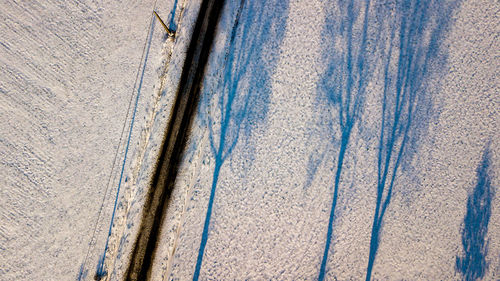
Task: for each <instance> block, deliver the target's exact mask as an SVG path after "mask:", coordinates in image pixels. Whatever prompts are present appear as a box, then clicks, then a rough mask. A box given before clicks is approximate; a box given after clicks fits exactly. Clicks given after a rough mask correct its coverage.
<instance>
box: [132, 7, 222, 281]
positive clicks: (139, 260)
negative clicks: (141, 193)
mask: <svg viewBox="0 0 500 281" xmlns="http://www.w3.org/2000/svg"><path fill="white" fill-rule="evenodd" d="M223 3H224V1H217V0H205V1H203V2H202V4H201V7H200V11H199V14H198V18H197V20H196V24H195V27H194V30H193V34H192V37H191V41H190V43H189V47H188V50H187V54H186V60H185V62H184V66H183V68H182V74H181V78H180V83H179V88H178V90H177V94H176V98H175V101H174V104H173V109H172V112H171V115H170V120H169V123H168V125H167V128H166V132H165V137H164V141H163V144H162V148H161V153H160V154H159V158H158V161H157V163H156V168H155V171H154V173H153V177H152V180H151V184H150V187H149V192H148V195H147V197H146V201H145V204H144V208H143V215H142V219H141V227H140V230H139V234H138V236H137V239H136V241H135V243H134V247H133V251H132V253H131V257H130V264H129V267H128V269H127V273H126V274H125V279H126V280H148V279H150V273H151V267H152V264H153V261H154V259H155V253H156V248H157V241H158V240H159V236H160V234H161V229H160V228H161V225H162V222H163V219H164V214H165V209H166V207H167V205H168V200H169V198H170V194H171V192H172V188H173V185H174V182H175V178H176V175H177V171H178V162H179V159H181V156H182V153H183V151H184V148H185V143H186V136H187V135H188V131H189V128H190V125H191V120H192V115H193V113H194V109H195V108H196V104H197V103H198V99H199V92H200V82H201V80H202V77H203V74H204V70H205V65H206V63H207V60H208V55H209V51H210V48H211V46H212V42H213V39H214V34H215V31H216V28H217V23H218V19H219V16H220V12H221V10H222V6H223Z"/></svg>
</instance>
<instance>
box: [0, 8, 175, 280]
mask: <svg viewBox="0 0 500 281" xmlns="http://www.w3.org/2000/svg"><path fill="white" fill-rule="evenodd" d="M179 2H181V1H179ZM173 3H174V1H158V2H157V6H156V10H157V11H158V13H159V14H160V15H161V16H162V17H164V18H165V19H164V20H165V21H167V20H169V13H170V11H171V10H172V6H173ZM154 4H155V1H152V0H151V1H133V0H132V1H92V0H88V1H62V2H61V1H2V3H0V34H1V36H0V132H1V134H0V174H1V175H2V176H1V179H0V280H74V279H76V278H77V275H78V274H79V271H80V267H81V265H82V263H83V262H84V259H85V256H86V254H87V251H88V250H90V252H89V258H88V260H87V261H86V263H85V266H84V270H83V272H82V273H84V276H82V277H84V278H85V279H92V278H93V275H94V273H95V269H96V266H97V259H98V257H99V256H100V255H101V254H102V252H103V250H104V244H105V239H106V236H107V233H108V227H109V223H110V218H111V212H112V210H113V204H114V199H115V194H116V189H117V185H118V177H119V175H120V169H121V166H122V160H123V157H124V147H125V145H124V143H125V141H126V138H127V135H128V129H129V125H130V119H131V114H130V115H129V116H128V119H127V120H125V118H126V113H127V108H128V105H129V101H130V99H131V95H134V96H133V98H134V99H135V95H136V94H137V88H136V91H135V92H134V91H133V90H134V81H135V79H136V74H137V70H138V67H139V66H140V65H142V64H143V62H144V61H141V55H142V52H143V46H144V43H145V40H146V38H147V36H148V34H147V31H148V28H149V25H150V20H151V17H152V11H153V6H154ZM165 38H166V37H165V32H164V31H163V30H162V27H161V26H160V24H159V23H158V22H156V25H155V29H154V33H153V37H152V40H151V47H150V50H149V57H148V62H147V64H146V70H145V74H144V79H143V83H142V88H141V96H140V98H139V104H138V108H137V113H136V118H135V124H134V130H133V133H132V136H131V141H130V147H129V152H128V160H127V163H126V167H125V176H128V175H130V163H131V159H134V158H135V157H136V155H137V151H138V148H139V146H138V144H139V139H140V136H141V131H144V130H145V126H146V125H147V122H146V121H147V118H146V117H147V116H148V112H150V111H151V110H150V108H151V107H152V105H153V103H154V100H155V99H154V93H155V90H154V88H155V84H156V83H157V81H158V77H159V75H161V71H162V69H161V66H162V65H163V61H162V57H163V53H162V50H163V47H164V46H163V45H164V41H165ZM133 106H134V105H133V103H132V109H133ZM132 109H131V112H132ZM124 122H126V127H125V134H124V138H123V139H122V142H121V143H120V142H119V141H120V134H121V131H122V126H123V124H124ZM119 145H120V146H119ZM118 146H119V147H118ZM117 148H119V153H118V157H117V162H116V163H115V168H114V172H113V174H111V168H112V166H113V160H114V156H115V151H116V149H117ZM110 176H111V184H110V187H109V189H108V190H107V193H105V191H106V186H107V183H108V180H109V177H110ZM124 179H125V177H124ZM103 198H105V201H104V202H103ZM101 204H103V209H102V213H101V214H100V216H98V214H99V210H100V208H101ZM96 222H97V231H96V235H95V239H94V240H93V241H91V238H92V235H93V231H94V227H95V226H96Z"/></svg>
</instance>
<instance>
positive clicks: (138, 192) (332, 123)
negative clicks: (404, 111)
mask: <svg viewBox="0 0 500 281" xmlns="http://www.w3.org/2000/svg"><path fill="white" fill-rule="evenodd" d="M226 2H227V3H226V5H225V7H224V9H223V13H222V17H221V20H220V25H219V27H218V33H217V34H216V42H215V44H214V46H213V49H212V52H211V56H210V58H209V62H208V65H207V68H206V76H205V77H204V80H203V85H202V97H201V100H200V105H199V108H198V115H197V116H196V118H195V120H194V125H193V129H192V131H191V135H190V136H189V140H188V145H187V152H186V153H185V155H184V157H183V160H182V162H181V165H180V169H179V175H178V178H177V179H176V185H175V189H174V190H173V193H172V199H171V201H170V202H171V203H170V205H169V206H168V209H167V210H166V212H167V213H166V216H165V220H164V225H163V226H162V231H161V234H162V236H161V237H160V241H159V244H158V248H157V255H156V259H155V261H154V264H153V267H152V272H151V274H152V275H151V276H152V280H172V279H173V280H187V279H192V276H193V272H194V270H195V266H196V262H197V257H198V255H199V247H200V241H201V240H202V238H201V237H202V233H203V232H204V231H203V226H204V225H203V224H204V221H205V216H206V214H207V205H208V201H209V196H210V192H211V188H212V186H213V185H214V182H215V185H216V187H217V189H216V192H215V197H214V198H215V200H214V205H213V209H212V217H211V222H210V226H209V228H208V242H207V244H206V248H205V252H204V255H203V256H202V258H203V263H202V266H201V271H200V279H201V280H206V279H210V280H212V279H214V280H243V279H245V280H271V279H272V280H297V279H299V280H316V279H317V278H318V272H319V270H320V264H321V258H322V255H323V251H324V247H325V239H326V232H327V225H328V220H329V214H330V208H331V205H332V196H333V190H334V178H335V173H336V169H337V164H338V155H339V150H340V143H341V136H342V132H341V129H340V128H339V125H338V124H339V116H341V114H342V113H341V112H339V107H338V106H337V105H338V103H335V102H333V103H329V102H328V101H327V99H326V98H325V97H324V96H321V93H322V92H321V91H322V87H327V86H329V84H328V83H329V82H328V81H327V82H325V78H324V77H325V75H326V74H325V73H326V72H327V69H328V67H329V59H331V56H335V54H336V53H340V54H344V53H345V52H346V48H345V46H346V45H347V43H346V42H347V41H346V39H345V36H344V35H345V34H341V35H338V37H336V39H335V40H336V41H334V42H331V38H330V37H329V34H328V28H333V29H334V30H337V29H335V28H338V30H340V29H341V28H345V26H344V27H340V28H339V27H335V26H334V25H333V26H332V25H329V24H331V22H333V23H336V22H335V21H336V20H337V21H342V20H343V19H344V18H343V17H345V15H344V14H343V13H342V12H343V11H344V10H343V9H345V7H340V5H337V4H338V3H341V2H343V1H331V2H328V1H326V2H325V1H318V0H313V1H304V0H290V1H281V0H276V1H273V0H268V1H246V2H245V6H244V8H243V10H242V12H241V20H240V21H239V29H238V32H236V33H235V37H234V42H233V44H234V46H233V47H231V43H230V40H231V35H232V28H233V24H234V22H235V17H236V14H237V12H236V11H237V10H238V8H239V4H240V1H226ZM354 2H355V10H356V13H357V14H356V17H354V18H353V19H351V20H352V22H353V26H354V28H353V29H352V30H354V31H353V34H354V35H355V36H354V41H355V42H358V41H359V40H360V39H359V38H360V37H361V36H360V34H361V32H360V30H361V29H362V20H363V15H364V13H365V12H366V11H365V10H364V5H363V3H365V2H364V1H354ZM393 2H394V1H392V2H391V3H389V2H387V5H383V4H384V1H371V3H372V4H371V5H370V6H369V9H370V11H372V12H373V11H377V12H380V11H381V12H384V11H391V12H392V13H396V12H394V9H391V6H390V5H393V4H394V3H393ZM434 2H435V1H434ZM154 3H155V1H147V2H140V1H124V2H111V1H109V2H107V1H104V2H98V1H80V2H78V3H72V2H67V3H66V2H64V3H58V2H51V1H25V2H21V3H17V2H14V1H9V2H4V3H2V4H0V34H2V37H1V38H0V132H1V134H0V172H1V174H2V177H1V178H0V280H72V279H75V278H77V276H78V274H79V272H80V267H81V266H82V264H83V263H84V259H85V256H86V254H87V251H88V250H89V249H90V252H89V258H88V259H87V261H86V262H85V264H83V271H82V274H83V276H81V277H83V279H85V280H90V279H92V278H93V274H94V273H95V268H96V265H97V263H98V258H99V256H100V255H101V254H102V252H103V250H104V244H105V241H106V237H107V235H108V227H109V223H110V222H109V220H110V218H111V213H112V210H113V204H114V200H115V195H116V188H117V186H118V176H119V175H120V169H121V165H122V160H123V158H124V142H125V140H122V142H121V143H119V140H120V133H121V130H122V126H123V124H124V122H125V121H126V127H125V136H124V138H126V136H127V130H128V125H129V122H130V116H129V118H128V119H127V120H125V115H126V111H127V107H128V104H129V99H130V96H131V95H132V94H134V93H133V89H134V81H135V77H136V73H137V68H138V67H139V65H141V64H142V63H143V62H144V61H141V60H140V58H141V54H142V51H143V46H144V41H145V40H146V37H147V31H148V28H149V24H150V20H151V17H152V15H151V12H152V9H153V6H154V5H155V4H154ZM176 3H177V12H176V16H175V19H176V24H177V35H176V38H175V40H172V39H168V40H166V38H165V36H164V32H163V31H162V30H161V26H160V25H159V23H158V22H156V25H155V28H154V33H153V39H152V42H151V49H150V50H149V57H148V62H147V67H146V71H145V76H144V81H143V85H142V88H141V97H140V99H139V106H138V111H137V113H136V118H135V125H134V130H133V132H132V138H131V142H130V148H129V152H128V158H127V162H126V164H125V172H124V175H125V176H124V179H123V182H122V190H121V191H120V197H119V201H118V202H119V204H118V208H117V214H116V217H115V220H114V225H113V229H112V235H111V237H110V240H109V249H108V251H107V255H106V260H105V269H106V270H107V271H108V277H109V279H110V280H121V279H122V278H123V274H124V273H125V270H126V267H127V265H128V262H129V260H128V257H129V254H130V252H131V251H132V249H133V242H134V241H135V238H136V235H137V233H138V230H139V226H140V218H141V211H142V209H141V207H142V206H143V203H144V199H145V195H146V192H147V188H148V183H149V179H150V177H151V173H152V171H153V168H154V167H153V166H154V164H155V160H156V156H157V153H158V150H159V147H160V145H161V141H162V139H163V131H164V129H165V126H166V124H167V121H168V117H169V114H170V106H171V104H172V100H173V95H174V93H175V90H176V88H177V86H178V84H177V83H178V80H179V76H180V73H181V69H180V68H181V67H182V63H183V60H184V55H185V51H186V48H187V44H188V42H189V37H190V32H191V30H192V28H193V23H194V20H195V18H196V15H197V12H198V8H199V4H200V3H201V1H200V0H196V1H188V0H178V1H177V2H176ZM336 3H337V4H336ZM156 5H157V8H156V9H157V11H158V12H159V14H160V15H162V16H163V15H164V18H165V19H166V21H168V20H169V18H168V15H169V13H170V11H171V10H172V7H173V5H174V0H168V1H165V2H164V1H159V2H157V4H156ZM386 6H387V7H386ZM498 8H499V6H498V3H492V2H489V1H481V0H466V1H462V4H461V5H457V8H456V9H455V10H454V11H453V13H452V15H450V18H451V19H452V20H451V21H450V22H451V24H450V26H449V27H448V28H446V33H444V34H445V36H443V37H442V38H440V40H441V41H440V42H441V46H444V47H442V48H444V49H443V50H445V51H444V52H445V53H446V55H447V60H446V65H445V67H443V68H442V69H439V71H441V72H440V73H437V74H436V73H433V74H434V76H432V75H429V77H426V80H425V86H426V89H427V90H428V96H426V97H429V98H428V100H430V102H429V103H430V104H431V106H430V107H429V108H428V109H427V111H426V112H424V113H422V112H419V114H423V115H424V116H423V117H422V116H420V115H415V120H416V121H414V122H415V123H416V124H419V125H418V126H415V127H412V129H414V130H415V131H416V132H417V133H416V135H417V136H418V141H415V142H411V144H412V145H413V146H412V147H410V148H408V149H409V152H408V155H410V156H408V157H407V158H405V160H404V164H402V166H404V168H400V169H399V171H397V177H395V178H396V180H395V184H394V190H395V191H394V194H393V197H392V200H391V202H390V205H389V207H388V209H387V213H386V215H385V217H384V224H383V227H382V228H381V229H382V230H381V236H380V237H381V238H380V244H379V248H378V252H377V257H376V261H375V265H374V268H373V274H372V278H373V279H375V280H401V279H405V280H406V279H409V280H456V279H460V273H458V271H457V269H456V258H457V257H458V256H460V255H462V254H463V245H462V244H461V243H462V240H461V239H462V229H463V228H464V217H465V216H466V213H467V212H468V206H467V200H468V198H471V194H473V192H474V188H475V186H476V184H477V182H478V172H477V171H478V170H479V167H481V163H482V162H481V161H482V160H481V159H482V155H484V151H485V147H488V148H489V151H490V154H489V157H490V167H489V169H488V173H489V174H488V175H489V176H490V177H491V185H492V186H493V189H494V190H495V191H496V196H494V197H492V198H490V199H489V200H490V201H491V206H492V207H491V217H490V219H489V227H488V231H487V236H486V239H487V240H488V247H489V248H488V249H489V251H488V254H487V255H486V260H487V262H488V263H489V265H488V268H487V271H486V272H485V275H484V280H497V279H498V278H500V256H499V254H498V253H500V236H499V233H500V215H499V214H500V209H499V207H498V206H500V203H499V197H498V186H499V178H498V175H499V172H498V171H499V168H498V163H500V162H499V151H498V148H499V143H498V140H499V139H500V135H499V131H498V128H499V126H500V124H499V121H500V117H499V111H500V110H499V104H500V101H499V98H500V96H499V94H498V93H499V91H500V89H499V82H498V77H499V74H498V70H499V69H500V65H499V64H500V62H499V60H498V52H499V48H498V46H500V44H499V42H498V32H499V30H498V12H497V11H498ZM384 9H386V10H384ZM434 13H435V11H432V10H431V11H430V12H429V14H430V15H431V16H435V15H434ZM386 16H388V17H387V18H386V19H384V18H383V17H382V16H379V17H380V18H379V17H374V18H373V19H372V20H373V21H372V22H371V24H374V25H375V26H376V24H380V25H381V26H383V27H384V28H385V29H386V30H385V29H384V31H383V32H386V33H382V36H381V38H384V36H387V37H389V32H388V31H387V30H389V29H388V28H389V27H388V26H389V24H387V22H390V21H388V20H387V19H389V18H393V17H392V16H393V14H386ZM397 16H398V15H397V14H395V15H394V18H397ZM332 17H333V20H332ZM335 17H338V18H335ZM385 20H387V22H385ZM329 21H330V22H329ZM337 23H338V22H337ZM342 23H343V24H344V25H345V24H348V23H346V22H344V21H342ZM384 24H385V25H384ZM434 24H435V22H432V23H431V24H430V26H431V27H433V25H434ZM248 27H250V28H248ZM245 28H248V29H246V33H245V31H244V30H245ZM352 30H351V31H352ZM249 31H250V32H249ZM426 34H427V33H426ZM343 36H344V37H343ZM370 36H371V35H370ZM429 36H430V35H429V34H427V37H425V36H424V37H423V38H421V39H422V42H427V41H426V40H429V38H428V37H429ZM370 38H371V39H373V37H370ZM329 40H330V41H329ZM356 40H358V41H356ZM381 40H382V39H381ZM381 42H382V43H384V42H385V41H383V40H382V41H381ZM372 44H373V45H372ZM377 44H378V43H376V42H373V41H369V42H368V43H367V45H368V47H370V46H374V45H377ZM384 44H385V43H384ZM380 45H383V44H380ZM424 45H425V44H424ZM377 46H378V45H377ZM231 48H232V49H231ZM328 48H330V49H328ZM357 48H359V46H355V47H354V49H355V51H354V56H356V55H357V54H358V53H357V50H358V49H357ZM252 52H253V53H252ZM228 54H229V55H228ZM332 54H333V55H332ZM330 55H331V56H330ZM399 55H400V54H399V53H395V54H394V57H398V56H399ZM367 57H368V60H367V62H368V63H373V64H374V66H373V69H374V70H373V73H372V76H371V78H370V79H367V81H366V83H367V84H366V86H367V87H366V89H367V90H366V99H365V100H364V107H363V111H362V112H361V113H360V117H359V118H360V120H361V121H359V122H357V123H355V124H354V126H353V127H352V133H351V135H350V139H349V143H348V145H347V148H346V149H347V153H346V155H345V158H344V159H343V161H344V162H343V168H342V169H343V170H342V174H341V176H340V180H339V187H340V188H339V195H338V196H339V197H338V203H337V206H336V214H335V220H334V224H333V225H334V227H333V233H332V236H331V238H332V244H331V247H330V249H329V257H328V260H327V263H326V271H325V279H326V280H360V279H364V278H365V274H366V266H367V263H368V253H369V249H370V235H371V230H372V229H371V227H372V222H373V213H374V209H375V206H376V203H375V202H376V195H377V194H376V187H377V180H378V179H377V152H378V149H379V135H378V134H379V133H380V130H381V129H380V127H381V125H380V123H381V122H380V120H381V116H382V113H381V110H382V106H381V104H382V97H381V92H383V90H382V89H383V85H384V79H383V67H381V66H383V65H382V64H380V63H379V61H382V60H383V57H382V56H380V58H377V57H375V58H374V59H373V60H371V59H372V58H371V57H369V55H368V56H367ZM228 58H229V59H228ZM436 64H438V62H436ZM388 65H389V66H388V68H394V67H395V65H396V64H395V63H394V62H393V63H392V64H388ZM356 67H357V66H355V67H354V70H356ZM433 67H436V66H435V65H434V64H433V65H430V66H429V68H432V69H433ZM429 72H432V71H429ZM343 75H347V74H343ZM235 77H237V78H235ZM332 79H333V78H332ZM353 79H361V78H360V77H358V76H356V77H354V78H353ZM422 81H424V79H422ZM336 82H338V83H341V82H343V81H340V80H336ZM385 82H387V81H385ZM233 90H234V91H233ZM353 91H358V92H361V91H360V90H359V89H358V88H356V86H354V88H353ZM135 94H137V90H136V93H135ZM252 94H253V96H252ZM231 95H233V97H234V100H233V104H232V105H231V106H232V107H231V106H226V105H227V103H228V100H229V99H228V97H229V96H231ZM221 97H223V98H221ZM422 99H423V101H424V102H425V101H427V100H426V98H422ZM419 102H422V101H419ZM245 104H246V105H248V107H245ZM424 105H425V104H424ZM132 106H133V105H132ZM228 108H230V110H228ZM424 111H425V110H424ZM426 114H427V115H426ZM228 116H229V118H230V119H227V120H229V121H227V122H226V123H225V121H224V118H228ZM426 116H427V117H426ZM419 122H420V123H419ZM223 127H225V129H223ZM221 140H224V141H221ZM119 145H120V146H119ZM399 145H400V143H396V145H395V147H396V148H395V150H397V147H398V146H399ZM117 148H118V151H119V153H118V160H117V162H116V163H115V169H114V172H113V173H111V167H112V166H113V160H114V153H115V150H116V149H117ZM221 155H222V157H220V156H221ZM405 155H406V154H405ZM222 159H224V160H222ZM218 169H219V170H218ZM389 173H391V172H389ZM110 176H111V185H110V188H109V189H108V190H107V193H106V192H105V191H106V184H107V181H108V178H109V177H110ZM103 198H105V200H104V202H103ZM101 204H103V205H102V206H104V208H103V211H102V213H101V214H100V216H98V214H99V210H100V208H101ZM96 222H97V231H96V236H95V239H94V240H91V238H92V235H93V231H94V226H95V225H96Z"/></svg>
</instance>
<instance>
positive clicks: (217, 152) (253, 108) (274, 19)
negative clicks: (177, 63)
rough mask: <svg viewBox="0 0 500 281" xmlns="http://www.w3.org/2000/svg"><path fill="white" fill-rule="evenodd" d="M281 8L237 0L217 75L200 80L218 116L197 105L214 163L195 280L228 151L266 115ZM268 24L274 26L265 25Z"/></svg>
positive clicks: (284, 11)
mask: <svg viewBox="0 0 500 281" xmlns="http://www.w3.org/2000/svg"><path fill="white" fill-rule="evenodd" d="M233 5H236V3H233ZM271 7H272V8H271ZM287 8H288V2H287V1H278V0H274V1H264V3H260V2H255V1H245V0H240V3H239V6H237V8H236V9H235V13H236V15H235V17H234V21H233V23H232V25H231V26H230V28H231V30H230V34H231V35H230V36H229V38H228V41H227V42H226V48H225V49H224V50H225V52H226V53H225V54H224V61H223V63H224V65H223V67H222V68H223V74H222V77H221V78H220V80H219V81H217V82H215V83H217V85H216V86H215V87H210V85H205V86H204V89H214V88H215V93H214V92H211V91H210V90H205V93H203V96H202V102H201V103H200V106H202V107H204V108H207V107H210V104H211V101H212V100H213V99H215V100H216V102H215V104H216V106H217V109H218V110H219V111H220V119H219V120H214V117H213V116H211V115H204V114H203V111H201V110H199V116H200V118H201V119H203V122H206V125H207V127H208V129H209V140H210V148H211V151H212V153H213V155H214V158H215V168H214V172H213V178H212V186H211V191H210V198H209V201H208V207H207V212H206V215H205V223H204V226H203V233H202V235H201V243H200V247H199V250H198V258H197V260H196V268H195V271H194V275H193V280H198V278H199V275H200V270H201V267H202V263H203V255H204V252H205V248H206V245H207V242H208V238H209V229H210V220H211V216H212V210H213V205H214V198H215V191H216V188H217V183H218V180H219V175H220V170H221V168H222V165H223V164H224V162H225V160H226V159H227V158H228V157H230V155H231V153H232V151H233V149H234V147H235V146H236V144H237V143H238V140H239V138H240V134H241V133H243V136H244V137H245V138H246V137H249V135H250V133H251V131H252V129H253V128H254V127H255V126H257V125H258V124H260V123H262V122H265V120H266V116H267V111H268V103H269V97H270V94H271V89H270V88H269V84H270V82H269V81H270V75H271V74H272V72H271V71H272V69H273V68H274V65H275V62H276V61H277V57H278V54H277V53H276V52H274V51H275V50H277V47H278V46H279V44H280V42H281V40H282V37H283V36H282V34H280V31H282V30H284V28H285V21H286V14H287ZM271 26H274V27H275V29H271V28H270V27H271ZM281 33H284V32H281ZM269 50H272V51H271V54H272V55H271V59H269V58H268V57H263V53H264V52H265V51H269ZM243 81H248V85H249V86H247V87H245V86H244V85H243Z"/></svg>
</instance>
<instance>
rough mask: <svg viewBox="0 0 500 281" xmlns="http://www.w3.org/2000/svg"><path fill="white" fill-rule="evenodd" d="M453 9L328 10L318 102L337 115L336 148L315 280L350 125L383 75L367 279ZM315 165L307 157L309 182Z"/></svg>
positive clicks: (345, 5)
mask: <svg viewBox="0 0 500 281" xmlns="http://www.w3.org/2000/svg"><path fill="white" fill-rule="evenodd" d="M370 2H372V3H370ZM457 4H459V2H458V1H457V2H448V3H444V4H443V3H441V2H438V1H432V0H429V1H411V0H403V1H396V2H394V3H387V2H380V3H379V2H378V1H348V2H345V1H339V3H336V5H332V6H331V7H337V9H338V10H336V11H329V14H328V16H327V20H326V25H325V29H324V32H325V36H324V37H325V38H327V40H330V42H328V43H327V46H328V47H327V48H326V51H325V57H326V60H327V69H326V71H325V73H324V77H323V81H322V82H321V85H320V87H319V98H318V103H321V102H323V103H326V104H328V105H329V107H331V108H332V109H333V111H334V112H338V115H339V116H338V124H339V131H340V148H339V152H338V157H337V164H336V165H337V169H336V172H335V180H334V191H333V197H332V205H331V210H330V217H329V222H328V228H327V236H326V242H325V248H324V253H323V259H322V262H321V268H320V272H319V277H318V279H319V280H323V279H324V277H325V273H326V265H327V262H328V253H329V251H330V244H331V240H332V235H333V222H334V220H335V215H336V214H335V208H336V205H337V200H338V192H339V188H340V178H341V173H342V167H343V163H344V157H345V154H346V151H347V148H348V144H349V138H350V135H351V132H352V129H353V127H354V126H355V125H356V123H357V122H360V117H361V115H362V111H363V107H364V100H365V96H366V92H367V89H366V87H367V85H368V83H369V82H374V84H377V83H379V80H376V79H378V78H377V77H376V75H377V74H378V73H383V74H382V76H383V78H382V79H383V80H382V83H383V92H382V93H381V94H382V105H381V106H382V120H381V129H380V136H379V145H378V157H377V158H378V160H377V168H378V173H377V178H378V179H377V189H376V192H377V201H376V208H375V214H374V219H373V224H372V231H371V240H370V252H369V257H368V266H367V275H366V280H370V278H371V272H372V268H373V264H374V261H375V257H376V253H377V250H378V246H379V239H380V233H381V229H382V223H383V218H384V215H385V212H386V210H387V207H388V206H389V203H390V200H391V196H392V192H393V186H394V180H395V176H396V172H397V170H398V168H399V166H400V165H401V164H402V163H405V162H406V163H408V162H409V160H410V159H411V157H412V154H414V153H415V151H416V149H415V148H413V149H406V151H405V147H406V146H408V145H411V146H414V147H415V146H416V145H417V140H418V139H419V137H420V136H421V135H422V134H423V133H425V131H426V128H427V125H428V120H429V116H428V113H429V112H430V110H431V108H432V102H431V100H432V99H431V97H430V95H429V94H428V92H426V91H425V90H426V86H427V84H426V82H427V81H426V80H427V78H429V77H430V75H431V74H434V75H435V74H437V75H439V74H440V73H442V72H443V69H444V66H445V65H446V54H445V53H444V52H442V50H440V46H439V43H440V42H439V40H440V39H441V38H443V37H444V32H445V31H446V29H447V27H448V24H449V20H450V18H451V13H452V11H453V9H454V8H455V7H456V6H457ZM322 118H325V116H322ZM412 120H416V122H412ZM362 125H363V124H362V122H360V126H362ZM410 128H411V129H410ZM361 137H363V136H361ZM331 142H332V143H334V142H333V141H331ZM403 152H404V153H403ZM320 162H321V161H318V160H317V159H314V157H313V158H312V160H311V161H310V165H309V166H310V167H308V171H310V174H311V175H309V177H314V173H315V171H316V169H317V165H319V163H320ZM403 167H405V166H404V165H403ZM308 182H311V180H310V179H308ZM384 194H385V196H384Z"/></svg>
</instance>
